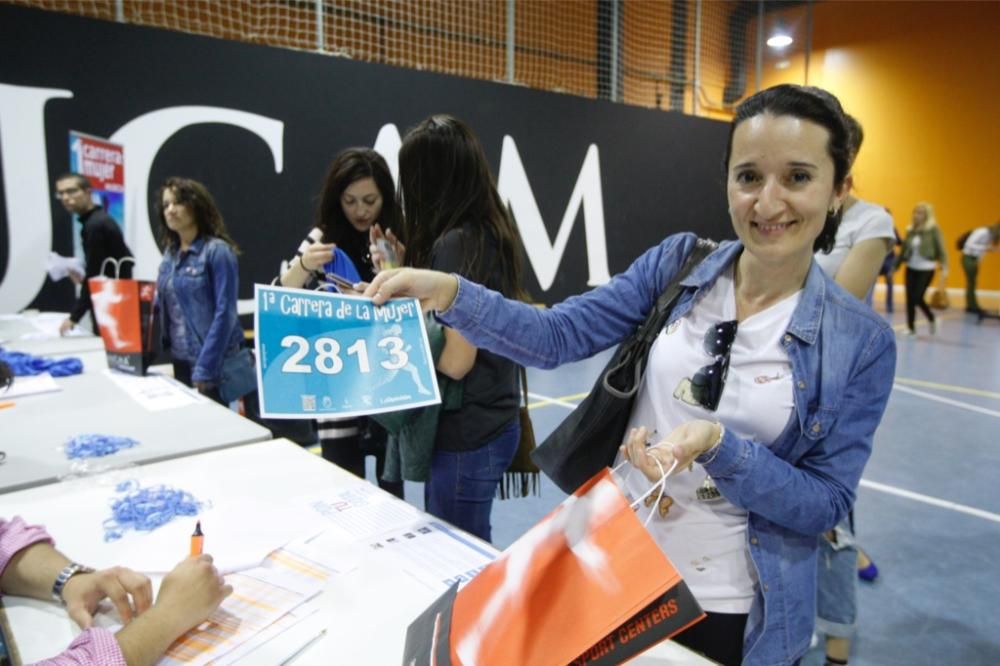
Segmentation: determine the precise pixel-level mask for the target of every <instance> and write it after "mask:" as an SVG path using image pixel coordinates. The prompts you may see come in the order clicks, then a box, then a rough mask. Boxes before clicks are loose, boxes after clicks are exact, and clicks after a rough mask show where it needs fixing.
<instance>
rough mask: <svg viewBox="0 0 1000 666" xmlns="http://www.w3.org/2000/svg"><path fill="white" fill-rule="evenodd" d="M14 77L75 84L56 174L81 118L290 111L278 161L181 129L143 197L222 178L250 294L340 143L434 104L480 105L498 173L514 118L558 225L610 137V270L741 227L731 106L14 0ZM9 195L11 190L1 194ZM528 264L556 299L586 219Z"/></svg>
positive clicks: (47, 299)
mask: <svg viewBox="0 0 1000 666" xmlns="http://www.w3.org/2000/svg"><path fill="white" fill-rule="evenodd" d="M0 82H2V83H7V84H14V85H25V86H43V87H53V88H69V89H71V90H73V92H74V97H73V98H72V99H64V100H52V101H50V102H49V103H48V104H47V105H46V107H45V108H46V112H45V114H46V117H45V128H46V130H45V131H46V139H47V154H46V155H45V160H46V161H47V164H48V170H49V174H50V177H54V176H55V175H57V174H58V173H60V172H63V171H65V170H66V169H67V167H68V156H67V138H66V137H67V132H68V131H69V130H71V129H75V130H79V131H83V132H87V133H90V134H94V135H97V136H103V137H108V136H110V135H111V134H113V133H114V132H115V130H117V129H118V128H120V127H121V126H122V125H124V124H125V123H127V122H128V121H130V120H132V119H133V118H135V117H136V116H138V115H141V114H143V113H146V112H149V111H152V110H155V109H158V108H162V107H169V106H177V105H201V104H204V105H212V106H221V107H230V108H234V109H241V110H244V111H250V112H253V113H257V114H262V115H265V116H269V117H271V118H275V119H278V120H281V121H283V122H284V123H285V133H284V170H283V172H282V173H280V174H275V173H274V170H273V167H272V164H273V162H272V160H271V157H270V153H269V151H268V149H267V147H266V146H265V144H264V143H263V142H262V141H261V140H260V139H259V138H257V137H256V136H254V135H252V134H250V133H249V132H246V131H244V130H241V129H239V128H236V127H231V126H225V125H210V126H204V125H203V126H195V127H191V128H188V129H185V130H182V131H181V132H180V133H178V134H177V135H175V136H174V137H173V138H171V139H170V140H169V141H167V143H166V144H164V146H163V147H162V150H161V151H160V153H159V155H158V157H157V159H156V161H155V162H154V164H153V169H152V172H151V176H150V187H149V191H148V193H147V195H146V199H147V201H151V200H152V195H153V193H154V191H155V188H156V187H157V186H158V185H159V184H160V183H162V181H163V180H164V179H165V178H166V177H167V176H171V175H184V176H189V177H192V178H195V179H197V180H200V181H202V182H204V183H206V184H207V185H208V186H209V188H210V190H211V191H212V192H213V194H214V195H215V196H216V198H217V201H218V203H219V205H220V208H221V209H222V211H223V214H224V216H225V218H226V221H227V224H228V226H229V229H230V231H231V233H232V235H233V237H234V238H235V239H236V240H237V241H238V242H239V244H240V245H241V246H242V249H243V251H244V254H243V256H242V258H241V277H242V283H243V284H242V286H241V297H243V298H249V297H251V295H252V284H253V282H255V281H264V282H266V281H269V280H270V279H271V278H272V277H273V276H274V274H275V272H276V270H277V266H278V263H279V261H280V260H281V259H282V258H285V257H287V256H289V255H290V254H291V253H292V252H293V251H294V248H295V247H296V246H297V244H298V242H299V240H300V238H301V237H302V235H303V233H304V232H305V231H306V230H307V229H308V228H309V226H310V223H311V220H312V217H313V213H314V204H315V199H316V195H317V192H318V189H319V185H320V182H321V179H322V177H323V174H324V172H325V169H326V166H327V165H328V163H329V161H330V159H331V157H332V156H333V155H334V154H335V153H336V152H337V151H338V150H340V149H341V148H344V147H346V146H349V145H372V144H373V142H374V140H375V137H376V134H377V133H378V130H379V129H380V128H381V127H382V126H383V125H385V124H386V123H395V124H396V125H397V127H399V129H400V132H401V133H403V132H405V130H406V128H407V127H409V126H411V125H412V124H414V123H415V122H417V121H419V120H420V119H422V118H423V117H425V116H427V115H429V114H432V113H441V112H447V113H451V114H454V115H457V116H459V117H461V118H462V119H464V120H465V121H467V122H468V123H469V124H470V125H471V126H472V127H473V128H474V129H475V130H476V132H477V133H478V134H479V137H480V139H481V141H482V143H483V146H484V148H485V150H486V153H487V156H488V158H489V160H490V162H491V165H492V167H493V169H494V173H496V169H497V168H498V165H499V161H500V152H501V144H502V139H503V136H504V135H505V134H507V135H510V136H512V137H513V138H514V140H515V141H516V143H517V147H518V149H519V151H520V154H521V157H522V160H523V161H524V165H525V169H526V171H527V174H528V177H529V179H530V181H531V185H532V188H533V191H534V194H535V198H536V200H537V202H538V205H539V208H540V210H541V213H542V216H543V217H544V219H545V223H546V226H547V229H548V231H549V237H550V239H554V238H555V234H556V231H557V228H558V225H559V223H560V221H561V219H562V216H563V213H564V211H565V209H566V206H567V203H568V201H569V198H570V193H571V192H572V190H573V187H574V185H575V183H576V180H577V176H578V174H579V171H580V168H581V165H582V163H583V158H584V155H585V153H586V151H587V148H588V146H589V145H590V144H592V143H593V144H597V146H598V147H599V150H600V159H601V180H602V187H603V205H604V213H605V221H606V236H607V245H608V257H609V265H610V269H611V273H612V274H614V273H615V272H618V271H620V270H622V269H624V268H625V267H626V266H627V265H628V264H629V263H630V262H631V261H632V260H633V259H634V258H635V257H636V256H637V255H638V254H640V253H641V252H642V251H643V250H645V249H646V248H647V247H649V246H651V245H653V244H654V243H656V242H657V241H659V240H660V239H661V238H662V237H664V236H665V235H668V234H670V233H673V232H676V231H681V230H694V231H697V232H699V233H701V234H704V235H708V236H712V237H714V238H716V239H719V238H722V237H730V236H731V235H732V232H731V229H730V226H729V222H728V218H727V215H726V205H725V192H724V183H723V176H722V167H721V158H722V153H723V148H724V144H725V140H726V133H727V126H726V124H724V123H720V122H717V121H711V120H705V119H700V118H693V117H689V116H684V115H680V114H676V113H666V112H662V111H653V110H647V109H640V108H634V107H628V106H624V105H619V104H613V103H610V102H604V101H596V100H587V99H582V98H579V97H574V96H569V95H562V94H556V93H547V92H540V91H536V90H530V89H525V88H520V87H516V86H510V85H504V84H496V83H490V82H483V81H476V80H470V79H462V78H458V77H452V76H445V75H439V74H431V73H426V72H419V71H415V70H409V69H401V68H395V67H389V66H382V65H375V64H368V63H360V62H352V61H349V60H344V59H339V58H334V57H329V56H321V55H315V54H309V53H302V52H296V51H291V50H286V49H278V48H269V47H263V46H254V45H247V44H241V43H236V42H230V41H225V40H220V39H214V38H208V37H197V36H190V35H185V34H180V33H175V32H170V31H165V30H158V29H151V28H142V27H135V26H128V25H121V24H116V23H111V22H104V21H97V20H92V19H84V18H78V17H74V16H68V15H62V14H58V13H52V12H42V11H36V10H28V9H23V8H18V7H12V6H7V5H0ZM0 122H2V121H0ZM127 160H128V147H127V146H126V161H127ZM6 168H9V165H0V169H6ZM5 203H6V197H5V193H4V192H2V191H0V212H2V211H5V208H4V206H5ZM147 205H148V204H147ZM52 217H53V219H52V220H51V221H49V220H38V223H39V224H47V223H49V222H51V224H53V231H54V241H53V245H54V248H53V249H54V250H56V251H57V252H60V253H62V254H70V253H71V251H72V246H71V242H72V240H71V235H70V233H71V232H70V231H69V226H70V222H69V216H68V215H67V214H66V213H65V212H64V211H63V210H62V208H61V207H60V206H59V205H58V204H55V203H53V215H52ZM150 217H151V219H154V217H153V212H152V208H150ZM578 217H582V211H581V212H580V213H579V215H578ZM7 224H8V220H7V216H6V213H5V212H3V216H2V217H0V238H2V239H4V242H3V247H0V275H3V276H4V277H3V279H4V280H7V279H15V278H14V276H10V275H5V272H6V266H7V254H8V250H7V245H8V243H7V240H6V238H7V237H6V232H7ZM528 275H529V278H528V280H529V282H528V285H527V286H528V287H529V289H530V290H531V291H532V292H533V293H534V295H535V296H536V297H537V298H538V299H539V300H543V301H545V302H550V303H551V302H554V301H556V300H559V299H561V298H563V297H565V296H567V295H570V294H573V293H578V292H580V291H584V290H585V289H586V288H587V286H586V280H587V269H586V251H585V243H584V227H583V223H582V219H578V220H577V222H576V224H575V226H574V228H573V232H572V235H571V238H570V241H569V245H568V248H567V252H566V254H565V256H564V257H563V260H562V262H561V264H560V268H559V274H558V276H557V278H556V281H555V282H554V284H553V286H552V288H551V289H550V290H548V291H547V292H544V293H543V292H542V291H541V290H540V289H539V287H538V283H537V281H536V279H535V277H534V274H533V273H532V272H531V270H530V267H529V270H528ZM70 298H71V294H70V287H69V284H68V282H67V281H64V282H63V283H60V284H55V285H54V284H52V283H51V282H47V283H46V286H45V288H44V289H43V290H42V292H41V293H40V294H39V296H38V298H37V299H36V302H35V303H34V304H33V306H34V307H41V308H43V309H68V307H69V303H70Z"/></svg>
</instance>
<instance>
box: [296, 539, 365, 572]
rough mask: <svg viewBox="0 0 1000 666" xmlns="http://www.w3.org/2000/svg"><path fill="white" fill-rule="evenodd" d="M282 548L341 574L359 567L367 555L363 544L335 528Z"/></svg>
mask: <svg viewBox="0 0 1000 666" xmlns="http://www.w3.org/2000/svg"><path fill="white" fill-rule="evenodd" d="M281 550H282V551H283V552H288V553H291V554H293V555H298V556H299V557H304V558H306V559H309V560H312V561H314V562H318V563H319V564H322V565H323V566H325V567H327V568H329V569H332V570H333V571H335V572H337V573H339V574H344V573H348V572H350V571H354V570H355V569H357V568H358V567H359V566H361V563H362V561H363V557H364V556H366V555H367V553H366V549H365V547H364V545H363V544H359V543H357V542H356V541H355V540H354V539H348V538H346V537H345V536H344V534H343V532H341V531H340V530H338V529H334V528H327V529H326V530H324V531H322V532H319V533H318V534H314V535H312V536H310V537H308V538H304V539H294V540H292V541H290V542H289V543H287V544H285V546H284V547H283V548H282V549H281Z"/></svg>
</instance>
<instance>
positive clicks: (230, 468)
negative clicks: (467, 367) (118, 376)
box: [3, 440, 710, 666]
mask: <svg viewBox="0 0 1000 666" xmlns="http://www.w3.org/2000/svg"><path fill="white" fill-rule="evenodd" d="M133 472H134V474H133V475H132V476H133V477H134V478H136V479H137V480H138V481H139V482H140V483H142V484H143V485H148V484H151V483H170V482H174V483H176V484H181V485H182V487H184V488H185V489H191V490H192V491H195V490H196V489H198V490H199V492H201V491H203V492H209V491H207V490H204V489H206V488H213V489H214V490H213V491H212V492H214V497H215V498H216V500H221V499H228V500H229V501H237V500H240V501H242V500H243V499H244V498H251V497H252V498H253V500H254V501H258V502H267V503H271V504H273V505H275V506H279V507H281V506H285V507H288V506H294V505H295V504H294V502H295V499H294V498H301V497H304V496H310V495H312V494H314V493H324V492H327V491H329V490H330V489H336V488H345V487H351V486H356V485H357V484H361V483H365V482H364V481H361V480H360V479H358V478H356V477H354V476H352V475H350V474H349V473H347V472H345V471H344V470H342V469H340V468H338V467H336V466H334V465H331V464H329V463H327V462H325V461H324V460H322V459H321V458H319V457H318V456H315V455H312V454H310V453H308V452H306V451H304V450H303V449H301V448H300V447H298V446H297V445H295V444H293V443H291V442H289V441H288V440H273V441H270V442H263V443H258V444H251V445H247V446H242V447H238V448H232V449H226V450H222V451H213V452H210V453H205V454H201V455H197V456H191V457H187V458H184V459H181V460H172V461H167V462H163V463H157V464H154V465H146V466H143V467H141V468H137V469H135V470H133ZM94 484H95V481H94V480H93V479H78V480H75V481H70V482H66V483H61V484H52V485H47V486H42V487H39V488H32V489H29V490H24V491H20V492H16V493H10V494H7V495H5V496H4V497H3V504H4V507H3V511H4V513H5V515H8V516H11V515H21V516H22V517H24V518H25V519H26V520H28V521H29V522H35V523H41V524H45V525H47V526H48V527H49V528H50V530H51V532H52V533H53V536H54V537H55V538H56V540H57V545H58V546H59V547H60V549H61V550H63V551H64V552H65V553H67V554H68V555H70V556H71V557H73V556H74V555H73V553H74V552H82V551H86V550H87V549H88V548H92V546H93V545H92V544H89V543H88V540H93V539H95V538H97V537H98V534H95V524H96V525H99V520H100V517H101V516H100V513H101V511H102V510H105V511H106V504H105V505H103V506H102V505H101V504H100V502H98V501H97V498H99V497H100V494H99V493H96V492H95V490H94V487H95V486H94ZM375 492H378V493H381V492H382V491H380V490H377V489H376V490H375ZM385 497H386V498H387V499H388V501H390V502H400V500H396V499H395V498H391V497H390V496H388V495H386V496H385ZM88 503H89V504H88ZM84 504H88V505H92V506H93V510H92V511H91V512H92V513H96V514H99V515H97V516H95V517H94V518H93V524H89V525H81V523H82V522H85V521H81V520H79V519H78V518H75V517H74V516H75V515H76V514H79V513H81V511H84V510H85V508H81V507H83V505H84ZM67 506H72V507H73V509H72V510H71V511H72V512H73V513H74V516H69V515H66V514H67V510H66V507H67ZM96 531H97V532H99V530H96ZM466 538H467V539H468V540H470V541H473V542H476V543H478V544H479V547H481V548H483V549H488V550H490V551H491V552H495V551H492V549H491V548H490V546H488V545H487V544H482V543H481V542H477V541H476V540H475V538H474V537H469V536H467V535H466ZM185 545H186V544H183V543H182V544H179V546H180V549H181V550H183V547H184V546H185ZM211 545H212V534H211V533H210V532H209V533H206V552H211V550H212V548H211ZM359 546H360V547H364V548H365V551H366V552H371V551H369V550H368V549H367V547H366V546H363V544H359ZM357 562H358V564H357V567H356V568H354V569H352V570H350V571H347V572H345V573H340V574H336V575H334V576H332V577H331V578H330V579H329V580H328V581H327V583H326V586H325V588H324V591H323V593H322V594H320V596H319V597H318V602H319V604H320V611H319V612H318V613H317V614H316V615H314V616H312V617H310V618H307V619H306V620H304V621H303V622H302V623H300V624H299V625H296V626H294V627H292V628H291V629H289V630H287V631H286V632H284V633H283V634H281V635H279V636H278V637H276V638H274V639H272V640H271V641H270V642H268V643H266V644H265V645H263V646H262V647H260V648H259V649H258V650H257V651H255V652H253V653H252V654H250V655H248V656H247V657H246V658H245V659H244V660H242V661H241V662H240V663H241V664H252V665H260V666H264V665H267V666H273V665H274V664H278V663H282V661H283V660H284V659H287V658H288V657H289V655H291V654H292V653H293V652H295V650H296V649H298V648H299V647H300V646H302V645H303V644H305V643H306V642H307V641H308V640H309V639H310V638H311V637H314V636H316V635H317V633H318V628H325V629H326V634H325V635H324V636H323V637H322V638H320V639H319V640H318V641H316V642H315V643H314V644H312V645H311V646H310V647H309V648H308V649H307V650H305V651H304V652H303V653H302V654H301V655H300V656H298V657H297V658H296V660H295V664H296V666H308V665H310V664H316V665H319V664H323V665H324V666H325V665H326V664H331V663H337V664H379V665H381V664H398V663H400V660H401V657H402V651H403V645H404V641H405V636H406V628H407V627H408V626H409V624H410V623H411V622H412V620H413V619H414V618H415V617H416V616H417V615H419V614H420V613H421V612H422V611H423V610H424V609H425V608H426V607H427V606H428V605H429V604H430V603H431V602H432V601H433V600H434V599H436V598H437V597H438V596H440V594H441V593H442V591H443V589H442V588H441V587H440V585H437V586H435V585H432V584H430V581H427V580H423V581H421V580H419V579H418V578H417V577H415V576H413V575H412V574H407V573H405V572H403V571H401V570H400V567H398V566H392V567H390V566H387V563H386V561H384V560H379V559H378V557H375V556H369V555H365V554H362V556H361V557H360V558H358V559H357ZM3 604H4V607H5V610H6V613H7V617H8V620H9V624H10V628H11V631H12V635H13V639H14V642H15V644H16V647H17V649H18V651H19V652H20V656H21V658H22V659H23V660H24V661H25V662H30V661H32V660H35V659H41V658H43V657H44V656H47V655H51V654H52V653H53V652H58V650H59V649H61V647H60V646H65V645H67V644H68V643H69V642H70V641H71V640H72V638H73V636H74V635H75V634H76V630H75V628H74V625H73V624H72V622H71V621H70V620H69V619H68V618H67V617H66V615H65V613H64V611H63V609H61V608H59V607H58V606H56V605H54V604H51V603H46V602H41V601H35V600H29V599H21V598H16V597H6V598H4V599H3ZM635 663H636V664H641V665H645V666H654V665H656V666H666V665H667V664H709V663H710V662H707V661H705V660H704V659H700V658H698V657H697V656H695V655H693V654H691V653H690V652H688V651H687V650H685V649H684V648H681V647H679V646H677V645H674V644H670V643H667V644H661V645H660V646H657V647H656V648H654V649H653V650H651V651H650V652H647V653H646V654H644V655H642V656H641V657H639V658H638V659H637V660H636V661H635Z"/></svg>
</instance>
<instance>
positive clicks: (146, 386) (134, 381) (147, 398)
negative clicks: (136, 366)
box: [104, 370, 204, 412]
mask: <svg viewBox="0 0 1000 666" xmlns="http://www.w3.org/2000/svg"><path fill="white" fill-rule="evenodd" d="M104 373H105V374H106V375H107V376H108V377H110V378H111V380H112V381H113V382H114V383H115V384H117V385H118V387H119V388H120V389H121V390H123V391H125V393H127V394H128V396H129V397H130V398H132V399H133V400H135V401H136V402H137V403H139V404H140V405H141V406H142V407H144V408H145V409H146V410H148V411H150V412H159V411H162V410H164V409H175V408H177V407H185V406H187V405H193V404H196V403H198V402H200V401H201V400H204V398H202V397H201V396H199V395H198V394H197V393H195V392H194V391H193V390H191V389H189V388H187V387H186V386H184V385H183V384H181V383H180V382H177V381H175V380H173V379H171V378H169V377H165V376H163V375H146V376H145V377H135V376H133V375H126V374H123V373H121V372H115V371H114V370H105V371H104Z"/></svg>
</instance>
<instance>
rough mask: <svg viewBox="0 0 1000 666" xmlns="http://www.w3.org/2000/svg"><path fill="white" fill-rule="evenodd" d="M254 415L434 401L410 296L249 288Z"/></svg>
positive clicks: (334, 412)
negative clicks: (378, 298) (379, 301)
mask: <svg viewBox="0 0 1000 666" xmlns="http://www.w3.org/2000/svg"><path fill="white" fill-rule="evenodd" d="M255 297H256V302H257V312H256V315H255V326H254V328H255V331H256V341H257V373H258V378H257V379H258V386H259V387H260V406H261V415H262V416H265V417H270V418H303V417H315V416H323V415H328V416H343V417H348V416H357V415H361V414H375V413H379V412H389V411H396V410H400V409H409V408H411V407H421V406H424V405H431V404H435V403H438V402H440V395H439V392H438V386H437V380H436V376H435V373H434V363H433V359H432V358H431V353H430V346H429V345H428V342H427V330H426V327H425V326H424V318H423V315H422V314H421V312H420V305H419V303H418V302H417V301H416V300H415V299H394V300H392V301H389V302H388V303H386V304H385V305H380V306H375V305H373V304H372V302H371V301H370V300H369V299H367V298H362V297H359V296H344V295H340V294H331V293H325V292H316V291H305V290H301V289H287V288H284V287H270V286H265V285H260V284H259V285H256V294H255Z"/></svg>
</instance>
